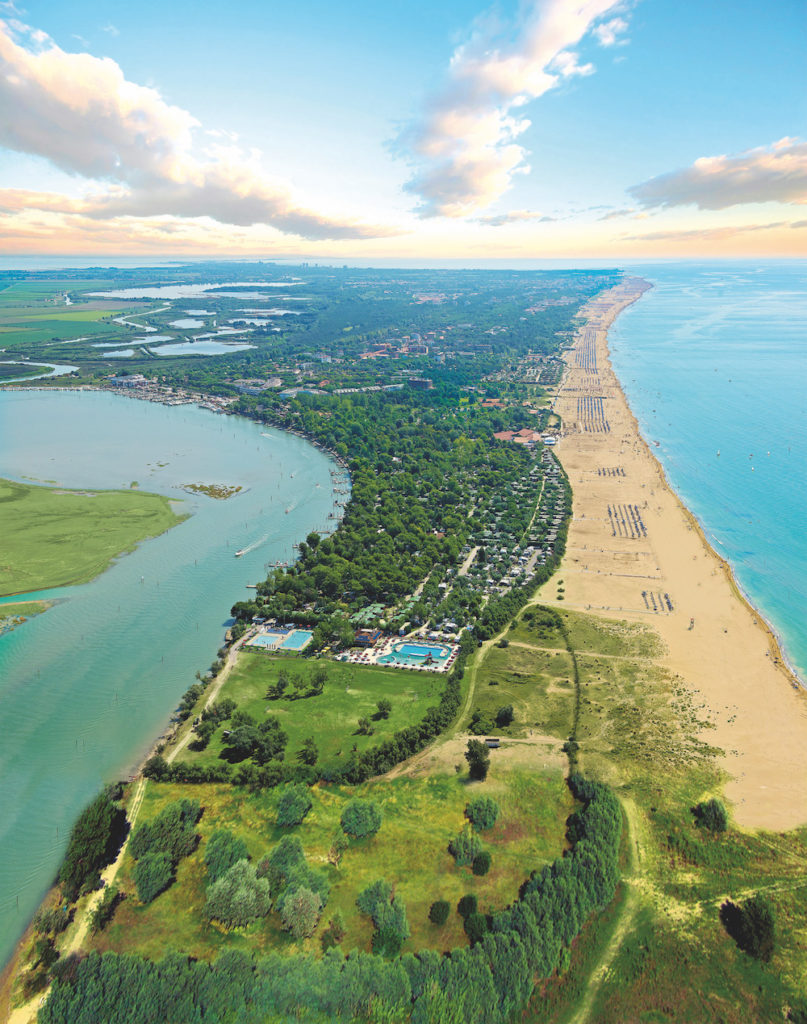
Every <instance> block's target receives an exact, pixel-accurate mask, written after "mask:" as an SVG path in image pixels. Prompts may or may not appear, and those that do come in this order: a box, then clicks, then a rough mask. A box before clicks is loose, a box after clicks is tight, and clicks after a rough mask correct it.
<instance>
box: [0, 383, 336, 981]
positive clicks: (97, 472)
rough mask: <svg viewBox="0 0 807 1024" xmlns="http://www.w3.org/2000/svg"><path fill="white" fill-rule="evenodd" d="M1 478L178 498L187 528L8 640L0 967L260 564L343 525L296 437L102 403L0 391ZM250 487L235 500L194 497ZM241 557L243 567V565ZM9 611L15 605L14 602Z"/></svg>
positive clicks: (0, 708) (318, 461)
mask: <svg viewBox="0 0 807 1024" xmlns="http://www.w3.org/2000/svg"><path fill="white" fill-rule="evenodd" d="M0 437H2V439H3V443H2V446H0V476H6V477H11V478H14V479H18V480H32V479H33V480H35V481H37V482H41V483H44V482H54V483H58V484H62V485H65V486H70V487H78V488H102V487H107V488H125V487H128V486H129V485H130V484H131V483H132V481H135V480H136V481H138V482H139V485H140V488H141V489H142V490H149V491H157V492H159V493H161V494H166V495H169V496H170V497H171V498H174V499H177V501H178V502H180V504H179V505H178V506H177V508H178V509H180V510H182V511H184V512H189V513H192V515H191V516H190V518H188V519H186V520H185V521H184V522H182V523H180V524H179V525H178V526H175V527H174V528H173V529H171V530H169V531H168V532H167V533H165V534H163V535H162V536H161V537H157V538H154V539H152V540H148V541H145V542H144V543H143V544H141V545H140V547H139V548H138V549H137V550H136V551H134V552H133V553H131V554H129V555H126V556H125V557H123V558H121V559H120V560H119V561H118V562H117V563H116V564H115V565H113V566H112V567H111V568H110V569H109V570H108V571H107V572H105V573H104V574H103V575H101V576H100V577H99V578H98V579H96V580H95V581H93V582H92V583H89V584H86V585H84V586H78V587H69V588H63V589H60V590H54V591H47V592H42V593H39V594H36V595H28V596H29V597H47V598H53V599H57V600H58V601H59V603H58V604H56V605H55V606H54V607H53V608H51V609H50V610H49V611H47V612H46V613H44V614H43V615H40V616H38V617H37V618H34V619H31V620H29V621H28V622H26V623H25V624H24V625H23V626H21V627H20V628H18V629H15V630H13V631H12V632H10V633H6V634H5V635H3V636H0V721H2V740H0V780H1V782H0V961H2V962H5V960H6V959H7V957H8V956H9V955H10V953H11V950H12V948H13V945H14V942H15V941H16V940H17V938H18V937H19V934H20V933H21V931H22V929H23V928H24V927H25V925H26V923H27V922H28V920H29V918H30V917H31V915H32V913H33V912H34V910H35V909H36V906H37V904H38V902H39V900H40V899H41V897H42V895H43V894H44V892H45V890H46V889H47V887H48V885H49V883H50V882H51V880H52V878H53V877H54V874H55V871H56V869H57V867H58V864H59V861H60V858H61V855H62V852H63V850H64V846H65V842H66V838H67V835H68V833H69V830H70V827H71V826H72V823H73V821H74V820H75V818H76V816H77V814H78V812H79V810H80V809H81V807H82V806H83V805H84V804H86V803H87V802H88V800H89V799H91V798H92V797H93V796H94V795H95V793H96V792H97V791H98V789H99V788H100V786H101V785H102V784H103V783H104V782H107V781H111V780H114V779H117V778H120V777H125V776H126V775H127V774H128V773H129V772H131V771H132V769H133V768H134V767H135V766H136V764H137V762H138V761H139V759H140V758H141V757H142V755H143V754H144V753H145V752H146V751H147V749H148V747H149V746H150V744H151V742H152V741H153V740H154V739H155V738H156V736H158V735H159V733H160V731H161V730H162V729H163V727H164V726H165V725H166V723H167V721H168V718H169V715H170V713H171V711H172V709H173V708H174V707H176V704H177V699H178V698H179V697H180V696H181V694H182V693H183V692H184V691H185V690H186V689H187V687H188V686H189V685H190V684H191V683H192V682H194V675H195V673H196V671H197V670H200V671H205V670H206V669H207V667H208V666H209V665H210V663H211V662H212V661H213V659H214V658H215V656H216V651H217V649H218V647H219V646H220V644H221V643H222V641H223V636H224V630H225V627H226V622H227V619H228V616H229V609H230V607H231V606H232V605H233V603H234V602H235V601H238V600H243V599H247V598H248V597H249V595H250V594H251V593H253V592H252V591H250V590H247V589H246V586H245V585H246V584H247V583H256V582H258V581H259V580H261V579H263V578H264V577H265V576H266V570H265V568H264V566H265V563H267V562H270V561H275V560H286V559H290V558H292V557H293V550H292V545H293V544H294V543H295V542H297V541H299V540H301V539H303V538H304V537H305V536H306V535H307V534H308V533H309V532H310V531H311V530H313V529H320V530H322V529H325V528H328V526H329V524H330V526H331V527H332V526H333V520H329V519H328V514H329V512H330V511H331V510H332V508H333V490H332V484H331V477H330V472H329V471H330V468H331V467H332V463H330V462H329V460H328V459H327V458H326V457H325V456H324V455H323V454H322V453H321V452H320V451H318V450H317V449H316V448H314V447H312V446H311V445H309V444H308V443H307V442H305V441H303V440H301V439H300V438H297V437H295V436H293V435H289V434H284V433H282V432H279V431H274V430H271V429H268V428H266V427H263V426H259V425H258V424H255V423H252V422H250V421H248V420H244V419H240V418H236V417H229V416H222V415H216V414H214V413H212V412H208V411H206V410H202V409H198V408H196V407H195V406H182V407H176V408H168V407H165V406H162V405H156V404H151V403H147V402H139V401H136V400H133V399H127V398H125V397H123V396H117V395H113V394H109V393H106V392H84V393H80V392H58V391H50V392H47V391H38V392H37V391H22V392H5V393H3V392H0ZM195 483H203V484H215V483H218V484H229V485H241V487H242V488H243V490H242V491H241V492H240V493H238V494H237V495H235V496H234V497H232V498H229V499H227V500H224V501H221V500H214V499H212V498H208V497H206V496H204V495H197V494H190V493H188V492H186V491H184V490H182V487H183V486H184V485H188V484H195ZM239 549H247V550H246V553H245V554H244V555H243V557H240V558H236V557H235V552H236V551H237V550H239ZM2 600H3V602H9V601H12V600H13V599H11V598H5V599H2Z"/></svg>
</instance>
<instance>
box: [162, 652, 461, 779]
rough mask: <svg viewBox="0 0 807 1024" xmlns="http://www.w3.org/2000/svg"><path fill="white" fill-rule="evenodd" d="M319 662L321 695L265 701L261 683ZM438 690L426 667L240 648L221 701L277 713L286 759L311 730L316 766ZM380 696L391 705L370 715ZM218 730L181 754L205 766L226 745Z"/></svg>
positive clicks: (404, 718)
mask: <svg viewBox="0 0 807 1024" xmlns="http://www.w3.org/2000/svg"><path fill="white" fill-rule="evenodd" d="M323 665H325V667H326V668H327V672H328V678H327V681H326V683H325V686H324V689H323V692H322V693H321V694H320V695H319V696H317V697H301V698H298V699H295V700H291V699H288V698H284V699H280V700H267V699H266V691H267V688H268V687H269V686H270V685H272V684H274V683H275V682H277V678H278V674H279V672H280V671H281V668H282V669H285V670H286V671H289V672H291V673H293V674H294V675H298V676H300V677H301V678H302V679H303V680H306V681H307V680H308V679H309V678H310V676H311V673H312V672H313V671H314V670H315V669H320V668H322V667H323ZM444 688H445V677H444V676H442V675H438V674H435V673H432V672H406V671H402V670H401V669H393V668H381V667H375V666H365V665H349V664H343V663H342V662H338V661H333V662H332V661H327V662H323V661H321V660H312V659H307V658H301V657H299V656H294V655H282V654H268V653H266V652H264V651H250V650H242V651H241V653H240V654H239V656H238V662H237V664H236V666H235V668H234V669H233V671H232V673H231V674H230V676H229V678H228V679H227V682H226V683H225V684H224V686H223V687H222V690H221V693H220V694H219V699H221V698H224V697H230V698H231V699H232V700H234V701H235V702H236V704H237V705H238V707H239V708H240V709H241V710H243V711H246V712H248V713H249V714H250V715H252V716H253V718H255V720H256V721H257V722H261V721H263V720H264V718H265V716H266V715H267V714H270V715H276V716H277V717H278V718H279V719H280V722H281V724H282V726H283V729H284V730H285V731H286V733H287V734H288V737H289V742H288V746H287V748H286V757H287V759H288V758H289V757H293V755H294V753H295V752H296V751H297V750H299V748H300V746H301V745H302V742H303V740H304V739H306V738H307V737H309V736H313V737H314V739H315V740H316V743H317V747H318V749H319V760H320V764H321V765H326V764H328V763H330V762H333V761H337V762H338V761H344V760H346V759H347V757H348V756H349V755H350V752H351V750H352V749H353V747H354V746H355V747H356V749H357V750H365V749H366V748H367V747H369V746H375V744H377V743H378V742H380V741H382V740H383V739H385V738H386V737H388V736H391V735H392V733H394V732H396V731H397V730H398V729H403V728H405V727H406V726H408V725H411V724H412V723H413V722H416V721H419V720H420V719H421V718H423V716H424V715H425V713H426V709H427V708H429V707H432V706H433V705H435V704H437V703H438V701H439V700H440V696H441V695H442V692H443V689H444ZM382 697H384V698H386V699H388V700H389V701H390V702H391V704H392V711H391V713H390V716H389V718H378V717H373V716H377V704H378V701H379V700H381V698H382ZM359 718H369V719H370V720H371V726H372V728H373V734H372V735H371V736H368V735H360V734H359V733H358V721H359ZM223 728H224V729H226V728H227V726H226V725H225V726H224V727H223ZM222 731H223V729H221V728H220V729H218V730H217V732H216V734H215V735H214V737H213V739H212V740H211V741H210V744H209V746H208V747H207V748H206V749H205V750H203V751H201V752H196V751H193V750H189V749H187V748H186V750H184V751H183V752H182V755H181V758H182V760H187V761H196V762H201V763H203V764H210V763H213V762H216V761H217V760H218V759H219V755H220V754H221V751H222V749H223V748H224V747H225V746H226V741H225V740H224V739H223V737H222Z"/></svg>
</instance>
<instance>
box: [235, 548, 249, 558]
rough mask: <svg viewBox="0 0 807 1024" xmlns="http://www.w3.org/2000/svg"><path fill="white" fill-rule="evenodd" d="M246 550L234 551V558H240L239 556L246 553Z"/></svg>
mask: <svg viewBox="0 0 807 1024" xmlns="http://www.w3.org/2000/svg"><path fill="white" fill-rule="evenodd" d="M246 550H247V549H246V548H241V550H240V551H236V553H235V557H236V558H240V557H241V555H243V554H244V553H245V552H246Z"/></svg>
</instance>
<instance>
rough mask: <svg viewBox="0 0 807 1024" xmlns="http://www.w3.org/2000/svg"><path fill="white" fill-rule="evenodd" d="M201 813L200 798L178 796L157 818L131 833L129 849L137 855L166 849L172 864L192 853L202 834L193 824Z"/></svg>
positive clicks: (140, 855) (132, 853)
mask: <svg viewBox="0 0 807 1024" xmlns="http://www.w3.org/2000/svg"><path fill="white" fill-rule="evenodd" d="M201 814H202V808H201V807H200V805H199V801H198V800H176V801H174V803H171V804H168V806H167V807H166V808H165V809H164V810H162V811H161V812H160V813H159V814H158V815H157V817H156V818H153V819H152V820H151V821H147V822H144V824H142V825H140V826H139V827H138V828H136V829H135V831H134V832H133V833H132V838H131V840H130V841H129V852H130V853H131V855H132V856H133V857H134V858H135V859H137V858H139V857H142V856H143V855H144V854H146V853H166V854H168V857H169V858H170V860H171V862H172V864H177V863H178V862H179V861H180V860H182V858H183V857H187V856H188V854H189V853H193V851H194V850H195V849H196V844H197V842H198V841H199V836H198V835H197V834H196V832H195V831H194V826H195V825H196V822H197V821H198V820H199V818H200V817H201Z"/></svg>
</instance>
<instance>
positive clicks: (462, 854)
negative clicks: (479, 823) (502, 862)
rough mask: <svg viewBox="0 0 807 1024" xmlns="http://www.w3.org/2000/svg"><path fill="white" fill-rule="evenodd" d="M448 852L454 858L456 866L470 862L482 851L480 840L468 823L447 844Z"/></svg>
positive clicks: (463, 865) (459, 866)
mask: <svg viewBox="0 0 807 1024" xmlns="http://www.w3.org/2000/svg"><path fill="white" fill-rule="evenodd" d="M448 852H449V853H450V854H451V856H452V857H453V858H454V861H455V862H456V865H457V867H458V868H461V867H465V866H466V865H468V864H472V863H473V861H474V858H475V857H476V856H477V855H478V854H480V853H481V852H482V840H481V839H480V838H479V836H478V835H477V834H476V832H474V830H473V829H472V828H471V826H470V825H466V826H465V828H464V829H463V830H462V832H460V834H459V835H458V836H455V837H454V838H453V839H452V840H451V842H450V843H449V844H448Z"/></svg>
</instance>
